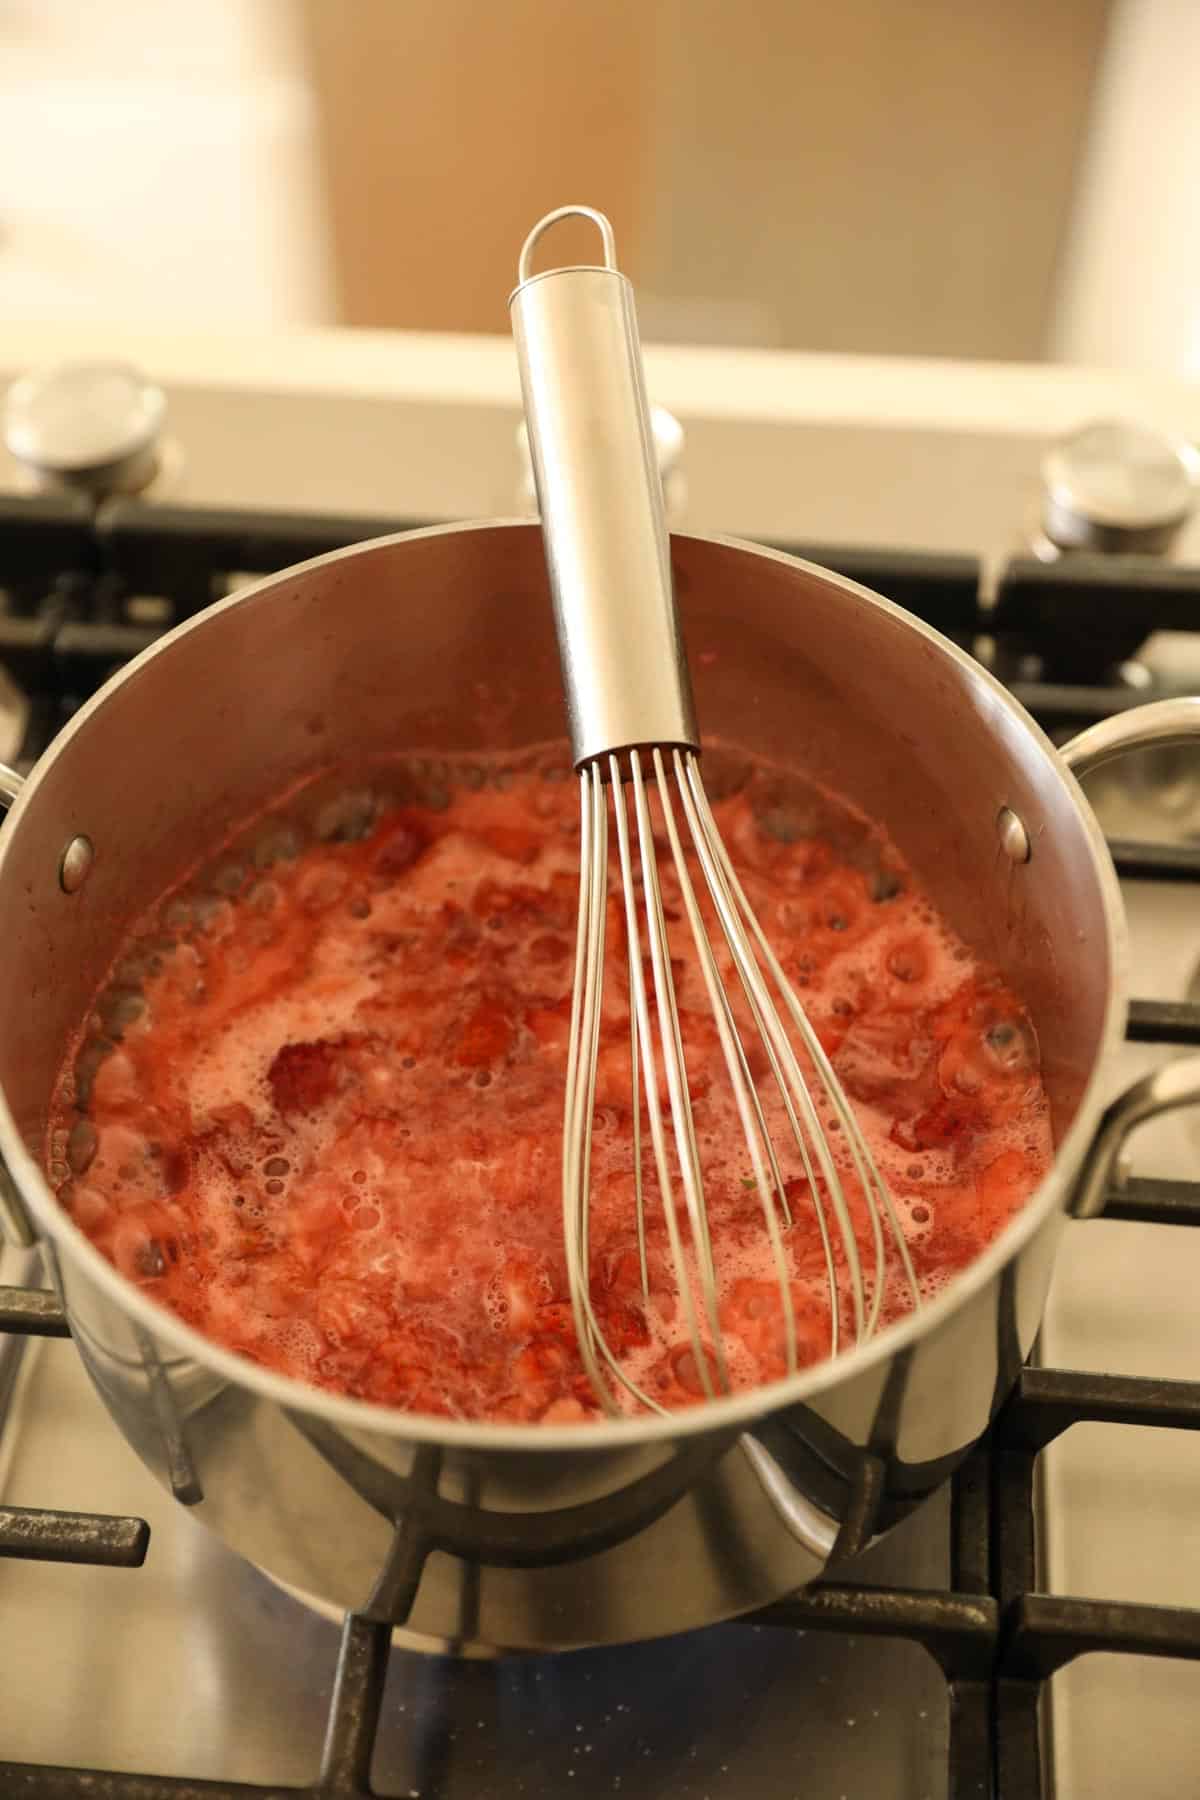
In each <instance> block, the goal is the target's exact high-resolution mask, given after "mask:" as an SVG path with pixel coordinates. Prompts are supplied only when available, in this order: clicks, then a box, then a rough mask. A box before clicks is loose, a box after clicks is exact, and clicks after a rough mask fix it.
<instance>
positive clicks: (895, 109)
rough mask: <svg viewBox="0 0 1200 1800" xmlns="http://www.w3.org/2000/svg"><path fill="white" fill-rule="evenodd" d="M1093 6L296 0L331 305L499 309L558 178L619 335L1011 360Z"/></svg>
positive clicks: (389, 314)
mask: <svg viewBox="0 0 1200 1800" xmlns="http://www.w3.org/2000/svg"><path fill="white" fill-rule="evenodd" d="M1106 12H1107V0H1005V3H1004V4H1003V5H991V4H985V3H984V0H840V3H838V4H829V3H826V4H821V3H820V0H740V3H739V0H493V3H492V4H485V3H478V0H357V3H356V4H353V5H348V6H335V5H332V4H330V3H329V0H303V3H302V16H303V18H304V20H305V29H306V37H307V43H308V47H309V57H310V64H311V67H312V70H313V78H314V84H315V90H316V97H317V105H318V112H319V118H320V121H321V128H322V134H323V141H324V151H325V167H326V172H327V187H328V197H329V207H330V218H331V229H332V235H333V241H334V246H335V257H336V266H337V284H338V288H339V292H340V305H341V311H342V315H343V317H344V318H345V319H346V320H347V321H348V322H350V323H352V324H371V325H398V326H414V327H425V328H441V329H447V330H504V329H506V317H505V308H504V302H505V299H506V297H507V292H508V288H509V285H510V284H511V280H512V276H513V269H514V265H515V259H516V250H517V247H518V246H519V243H520V240H521V237H522V235H523V233H524V231H525V230H526V229H527V228H528V226H529V224H531V223H532V221H533V220H534V219H535V218H536V217H537V216H538V214H539V213H540V212H542V211H544V210H547V209H548V208H549V207H551V206H553V205H557V204H560V203H562V202H563V201H564V200H588V201H591V202H592V203H594V204H599V205H601V206H603V207H604V208H605V209H606V210H608V211H610V212H611V214H612V216H613V218H614V221H615V223H616V226H617V230H618V239H619V247H620V249H621V254H622V259H623V261H624V263H625V266H626V267H627V268H628V269H629V270H630V272H631V273H632V274H633V275H634V277H635V279H636V280H637V281H638V284H639V289H640V292H641V296H642V310H643V319H644V326H645V329H646V332H647V335H648V336H655V337H668V338H676V339H683V340H687V339H691V340H699V341H708V340H711V341H726V342H766V343H778V344H784V345H788V346H794V347H800V348H812V349H845V350H871V351H886V352H897V353H900V352H908V353H933V354H938V353H944V354H952V355H972V356H1000V357H1034V356H1038V355H1040V354H1042V353H1043V350H1044V347H1045V338H1046V331H1047V321H1048V315H1049V310H1050V298H1051V293H1052V287H1053V281H1054V275H1055V267H1056V258H1057V256H1058V252H1059V245H1060V240H1061V238H1062V235H1063V230H1064V221H1065V218H1066V215H1067V211H1068V206H1069V201H1070V195H1071V188H1072V182H1073V177H1074V170H1075V163H1076V158H1077V152H1078V147H1079V144H1080V140H1081V137H1082V135H1083V131H1084V127H1085V124H1086V116H1087V105H1088V98H1089V93H1090V88H1091V83H1092V78H1093V73H1094V69H1095V65H1096V62H1097V57H1098V52H1099V48H1100V44H1101V39H1102V36H1103V29H1104V21H1105V16H1106ZM561 243H562V248H563V249H564V251H565V252H566V253H567V254H571V253H572V251H571V246H570V243H569V240H567V239H566V238H564V239H563V240H562V241H561Z"/></svg>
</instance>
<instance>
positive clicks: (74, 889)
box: [58, 836, 96, 894]
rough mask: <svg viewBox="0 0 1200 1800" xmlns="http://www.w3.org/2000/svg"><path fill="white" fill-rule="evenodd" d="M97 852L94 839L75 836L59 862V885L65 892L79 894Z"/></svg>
mask: <svg viewBox="0 0 1200 1800" xmlns="http://www.w3.org/2000/svg"><path fill="white" fill-rule="evenodd" d="M95 855H96V852H95V851H94V850H93V849H92V840H91V839H90V838H86V837H83V836H79V837H73V838H72V839H71V841H70V843H69V844H68V845H67V847H66V849H65V850H64V851H63V853H62V856H61V858H60V859H59V864H58V885H59V887H60V888H61V889H62V891H63V893H64V894H77V893H78V892H79V890H80V888H81V887H82V886H83V884H84V882H85V881H86V880H87V878H88V874H89V872H90V870H91V866H92V862H93V859H94V858H95Z"/></svg>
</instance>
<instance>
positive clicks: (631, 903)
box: [609, 752, 714, 1399]
mask: <svg viewBox="0 0 1200 1800" xmlns="http://www.w3.org/2000/svg"><path fill="white" fill-rule="evenodd" d="M634 754H635V755H636V752H635V753H634ZM609 765H610V771H611V775H612V781H611V788H612V800H613V815H614V818H615V820H616V827H617V848H618V854H619V856H620V861H621V881H622V887H623V889H624V896H625V927H626V933H627V935H628V939H629V950H630V963H629V972H630V976H631V978H632V992H631V995H630V998H631V1000H632V1002H633V1005H634V1006H635V1007H636V1009H637V1015H638V1039H639V1043H640V1046H641V1052H642V1076H643V1082H642V1085H643V1088H644V1090H645V1096H646V1114H647V1118H648V1119H649V1123H650V1140H651V1143H652V1145H653V1147H654V1161H655V1167H656V1170H657V1173H658V1187H659V1194H660V1196H661V1199H662V1208H663V1217H664V1220H665V1223H666V1228H667V1240H668V1243H669V1245H670V1250H671V1261H672V1265H673V1268H674V1272H675V1284H676V1287H677V1289H678V1292H679V1298H680V1302H681V1304H682V1306H683V1312H684V1320H685V1323H686V1325H687V1330H688V1337H689V1339H690V1341H691V1344H692V1347H693V1350H694V1352H695V1355H696V1365H697V1371H698V1374H699V1379H700V1383H701V1385H702V1387H703V1388H704V1391H705V1394H706V1395H707V1396H708V1398H709V1399H712V1398H713V1397H714V1390H713V1382H712V1375H711V1372H710V1370H709V1366H708V1358H707V1357H706V1356H705V1355H704V1354H703V1340H702V1338H701V1336H700V1330H699V1324H698V1321H697V1318H696V1305H695V1299H694V1297H693V1294H692V1284H691V1281H690V1280H689V1278H688V1271H687V1264H686V1261H685V1258H684V1249H683V1240H682V1236H681V1234H680V1230H679V1220H678V1218H677V1216H676V1207H675V1197H674V1192H673V1188H672V1184H671V1173H670V1168H669V1165H668V1161H667V1147H666V1137H665V1133H664V1130H663V1121H662V1107H661V1103H660V1100H659V1093H658V1071H657V1067H656V1063H655V1057H654V1041H653V1038H652V1036H651V1032H650V1011H649V1004H648V1001H647V997H646V983H645V978H644V975H643V972H642V940H641V930H640V927H639V924H638V914H637V902H636V894H635V888H634V880H633V858H632V854H631V850H630V832H629V821H628V816H627V808H626V804H625V794H624V789H623V786H622V780H621V767H620V764H619V762H618V761H617V758H616V757H615V756H612V757H610V758H609ZM635 767H636V764H635ZM649 916H650V914H649V910H648V911H647V918H649ZM664 931H665V926H664ZM651 963H652V966H653V950H652V952H651Z"/></svg>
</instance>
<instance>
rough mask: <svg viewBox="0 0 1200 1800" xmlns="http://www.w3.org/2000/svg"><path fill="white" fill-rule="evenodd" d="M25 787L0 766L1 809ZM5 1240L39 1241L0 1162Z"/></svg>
mask: <svg viewBox="0 0 1200 1800" xmlns="http://www.w3.org/2000/svg"><path fill="white" fill-rule="evenodd" d="M24 786H25V777H24V776H23V775H18V774H17V771H16V770H15V769H10V768H9V766H8V764H7V763H0V809H2V810H3V811H4V812H7V811H8V809H9V807H10V806H11V805H12V803H13V801H14V800H15V799H16V797H17V795H18V794H19V793H20V791H21V789H22V788H23V787H24ZM6 1241H7V1242H8V1243H10V1244H12V1245H13V1246H14V1247H15V1248H17V1249H28V1247H29V1246H30V1245H31V1244H35V1243H36V1242H37V1236H36V1234H35V1232H34V1230H33V1227H32V1226H31V1225H30V1223H29V1220H28V1219H27V1218H26V1216H25V1208H24V1207H23V1206H22V1205H21V1202H20V1200H19V1199H18V1198H17V1189H16V1184H15V1183H14V1181H13V1178H12V1176H11V1175H10V1174H9V1172H8V1170H7V1169H6V1168H5V1166H4V1164H3V1163H2V1162H0V1247H2V1246H3V1245H4V1243H5V1242H6Z"/></svg>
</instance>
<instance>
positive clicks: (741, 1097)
mask: <svg viewBox="0 0 1200 1800" xmlns="http://www.w3.org/2000/svg"><path fill="white" fill-rule="evenodd" d="M676 754H678V753H676ZM654 772H655V776H656V778H657V781H658V791H659V795H660V798H661V800H662V809H663V820H664V823H665V825H666V829H667V837H668V839H669V840H670V845H671V855H672V858H673V860H674V863H675V873H676V876H677V878H678V881H679V891H680V895H681V898H682V900H683V906H684V911H685V912H686V913H687V917H688V924H689V926H690V927H691V932H692V940H693V942H694V944H695V946H696V956H697V960H698V961H699V964H700V970H701V974H702V975H703V978H704V986H705V990H706V992H707V994H708V1001H709V1005H710V1007H711V1008H712V1014H713V1018H714V1019H715V1020H716V1025H717V1035H718V1037H719V1038H720V1042H721V1052H722V1055H723V1056H724V1058H725V1067H726V1071H727V1073H728V1075H729V1085H730V1088H731V1090H732V1092H733V1096H734V1103H735V1105H736V1106H737V1109H738V1118H739V1120H740V1121H741V1126H742V1133H743V1136H744V1137H745V1140H746V1147H747V1149H748V1151H749V1152H750V1162H751V1166H752V1167H753V1170H754V1185H755V1187H756V1188H757V1190H758V1196H759V1200H760V1202H761V1205H762V1211H763V1222H764V1224H765V1226H766V1230H767V1236H768V1240H769V1242H770V1246H771V1254H772V1257H773V1259H774V1263H775V1272H776V1275H777V1277H778V1281H779V1289H780V1294H781V1297H782V1301H783V1319H784V1342H785V1356H786V1359H787V1367H788V1371H789V1373H791V1372H793V1371H794V1370H795V1368H796V1313H795V1307H794V1305H793V1302H792V1291H791V1283H790V1281H789V1278H788V1267H787V1259H786V1256H785V1254H784V1247H783V1238H782V1234H781V1232H780V1229H779V1220H778V1218H777V1216H776V1208H777V1205H778V1207H779V1208H780V1209H782V1211H783V1214H784V1218H785V1220H786V1221H787V1223H788V1224H790V1223H791V1219H790V1216H789V1215H788V1212H787V1199H786V1197H785V1194H784V1181H783V1174H782V1172H781V1170H780V1167H779V1161H778V1158H777V1157H776V1155H775V1146H774V1144H773V1143H772V1141H771V1136H770V1133H769V1131H768V1130H767V1122H766V1119H765V1118H764V1116H763V1110H762V1104H761V1102H760V1100H759V1097H758V1091H757V1089H756V1088H755V1086H754V1081H753V1078H752V1076H751V1074H750V1068H749V1064H748V1063H747V1060H746V1053H745V1050H744V1049H743V1047H742V1043H741V1040H740V1039H739V1037H738V1035H737V1031H736V1028H735V1026H734V1020H733V1010H732V1008H731V1006H730V1004H729V996H728V995H727V994H726V992H725V989H724V987H723V985H722V983H721V977H720V974H719V971H718V969H717V962H716V958H715V957H714V955H713V951H712V945H711V944H710V943H709V941H708V933H707V931H706V930H705V928H704V920H703V918H702V916H701V913H700V907H699V904H698V902H697V900H696V891H695V888H694V887H693V885H692V878H691V874H690V872H689V870H688V866H687V860H686V858H685V856H684V852H683V845H682V843H681V841H680V836H679V830H678V827H677V825H676V822H675V809H674V807H673V805H672V804H671V793H670V787H669V785H668V782H667V776H666V771H665V769H664V767H663V760H662V752H661V751H660V750H658V749H657V748H656V749H655V751H654ZM680 791H681V795H682V789H681V790H680Z"/></svg>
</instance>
